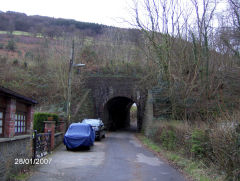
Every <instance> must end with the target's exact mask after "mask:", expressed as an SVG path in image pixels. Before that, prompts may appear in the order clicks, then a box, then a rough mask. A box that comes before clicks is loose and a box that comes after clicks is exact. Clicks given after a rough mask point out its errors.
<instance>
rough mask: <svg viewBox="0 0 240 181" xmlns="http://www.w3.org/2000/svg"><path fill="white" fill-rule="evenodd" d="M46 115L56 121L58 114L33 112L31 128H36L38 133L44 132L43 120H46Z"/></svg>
mask: <svg viewBox="0 0 240 181" xmlns="http://www.w3.org/2000/svg"><path fill="white" fill-rule="evenodd" d="M48 117H53V121H56V124H57V123H58V115H57V114H53V113H41V112H38V113H35V114H34V122H33V129H34V130H37V132H39V133H43V132H44V121H47V120H48Z"/></svg>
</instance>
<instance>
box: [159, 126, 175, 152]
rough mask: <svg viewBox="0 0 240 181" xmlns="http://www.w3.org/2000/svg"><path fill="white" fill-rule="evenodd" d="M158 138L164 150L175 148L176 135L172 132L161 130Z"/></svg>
mask: <svg viewBox="0 0 240 181" xmlns="http://www.w3.org/2000/svg"><path fill="white" fill-rule="evenodd" d="M160 138H161V141H162V146H163V147H164V148H166V149H168V150H174V149H175V148H176V134H175V132H174V131H173V130H163V131H162V134H161V136H160Z"/></svg>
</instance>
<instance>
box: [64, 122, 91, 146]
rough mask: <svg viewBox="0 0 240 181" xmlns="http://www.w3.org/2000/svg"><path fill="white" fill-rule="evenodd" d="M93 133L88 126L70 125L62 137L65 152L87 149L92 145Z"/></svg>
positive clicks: (82, 124)
mask: <svg viewBox="0 0 240 181" xmlns="http://www.w3.org/2000/svg"><path fill="white" fill-rule="evenodd" d="M94 140H95V132H94V130H93V129H92V127H91V126H90V125H89V124H85V123H72V124H71V125H70V126H69V128H68V130H67V132H66V133H65V135H64V140H63V142H64V144H65V145H66V148H67V150H69V149H75V148H79V147H88V148H90V146H92V145H93V144H94Z"/></svg>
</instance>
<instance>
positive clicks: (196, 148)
mask: <svg viewBox="0 0 240 181" xmlns="http://www.w3.org/2000/svg"><path fill="white" fill-rule="evenodd" d="M206 144H207V140H206V136H205V133H204V131H203V130H200V129H194V130H193V132H192V136H191V145H192V146H191V152H192V153H193V154H194V156H195V157H199V158H203V156H204V155H205V153H206Z"/></svg>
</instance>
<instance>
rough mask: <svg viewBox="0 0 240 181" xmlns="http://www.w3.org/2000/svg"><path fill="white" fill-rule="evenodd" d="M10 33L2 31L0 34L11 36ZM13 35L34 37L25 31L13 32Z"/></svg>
mask: <svg viewBox="0 0 240 181" xmlns="http://www.w3.org/2000/svg"><path fill="white" fill-rule="evenodd" d="M9 33H10V32H8V31H0V34H9ZM12 34H13V35H18V36H32V34H31V33H28V32H24V31H13V32H12Z"/></svg>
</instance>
